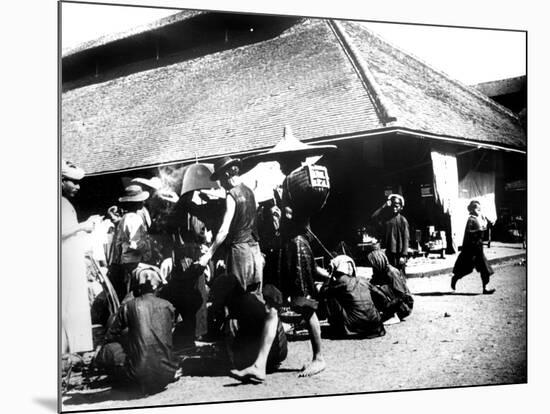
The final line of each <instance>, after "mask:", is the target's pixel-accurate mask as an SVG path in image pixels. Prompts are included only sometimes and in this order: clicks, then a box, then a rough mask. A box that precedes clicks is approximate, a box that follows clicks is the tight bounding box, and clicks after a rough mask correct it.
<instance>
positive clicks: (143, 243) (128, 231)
mask: <svg viewBox="0 0 550 414" xmlns="http://www.w3.org/2000/svg"><path fill="white" fill-rule="evenodd" d="M148 198H149V192H147V191H143V189H142V188H141V187H140V186H139V185H136V184H133V185H129V186H128V187H126V189H125V194H124V195H123V196H122V197H120V198H119V199H118V201H119V202H120V203H121V205H122V208H123V210H124V211H125V212H126V213H125V214H124V215H123V216H122V219H121V220H120V222H119V223H118V226H117V231H116V234H115V240H114V253H113V256H114V257H113V263H112V265H115V266H116V265H120V266H121V268H122V271H121V272H116V276H117V277H113V280H112V283H113V285H114V288H115V290H116V291H117V295H118V297H119V299H120V300H122V299H123V298H124V296H126V294H128V292H129V291H130V289H131V286H130V284H131V283H130V282H131V274H132V271H133V270H134V269H135V268H136V267H137V265H138V264H139V263H141V262H143V263H148V262H149V261H150V259H151V246H150V243H149V239H148V234H147V224H146V223H145V221H144V219H143V217H142V216H141V215H140V214H139V210H140V209H141V208H143V202H144V201H145V200H147V199H148ZM114 275H115V274H113V276H114Z"/></svg>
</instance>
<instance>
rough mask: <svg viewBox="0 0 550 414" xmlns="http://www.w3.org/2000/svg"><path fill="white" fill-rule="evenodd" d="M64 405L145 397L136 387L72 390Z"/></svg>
mask: <svg viewBox="0 0 550 414" xmlns="http://www.w3.org/2000/svg"><path fill="white" fill-rule="evenodd" d="M67 396H68V397H69V398H67V399H66V400H65V401H63V405H79V404H95V403H100V402H105V401H123V400H124V401H128V400H136V399H139V398H143V397H144V394H143V393H142V392H141V391H140V390H139V389H135V388H109V389H103V390H101V391H96V392H90V391H89V390H88V391H82V392H74V391H73V392H71V393H70V394H67Z"/></svg>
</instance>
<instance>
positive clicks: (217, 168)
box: [210, 157, 241, 181]
mask: <svg viewBox="0 0 550 414" xmlns="http://www.w3.org/2000/svg"><path fill="white" fill-rule="evenodd" d="M233 165H239V166H240V165H241V160H240V158H231V157H222V158H220V159H219V160H217V161H216V162H215V163H214V172H213V173H212V175H211V176H210V179H211V180H212V181H217V180H219V179H220V175H221V174H222V173H223V172H224V171H226V170H227V169H228V168H229V167H232V166H233Z"/></svg>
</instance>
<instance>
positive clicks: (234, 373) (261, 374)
mask: <svg viewBox="0 0 550 414" xmlns="http://www.w3.org/2000/svg"><path fill="white" fill-rule="evenodd" d="M229 376H230V377H232V378H235V379H236V380H239V381H241V382H250V383H254V384H260V383H262V382H264V381H265V377H266V375H265V369H264V370H262V369H260V368H258V367H255V366H253V365H252V366H250V367H248V368H245V369H242V370H237V369H232V370H231V371H229Z"/></svg>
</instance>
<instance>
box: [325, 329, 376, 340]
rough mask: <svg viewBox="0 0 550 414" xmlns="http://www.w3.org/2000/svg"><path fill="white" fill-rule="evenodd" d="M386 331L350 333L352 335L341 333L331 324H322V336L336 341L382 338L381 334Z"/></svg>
mask: <svg viewBox="0 0 550 414" xmlns="http://www.w3.org/2000/svg"><path fill="white" fill-rule="evenodd" d="M385 334H386V333H385V332H382V333H381V334H350V335H343V334H339V333H337V332H334V330H333V329H332V328H331V326H330V325H323V326H321V338H323V339H330V340H334V341H341V340H346V341H357V340H363V339H376V338H380V337H381V336H384V335H385Z"/></svg>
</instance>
